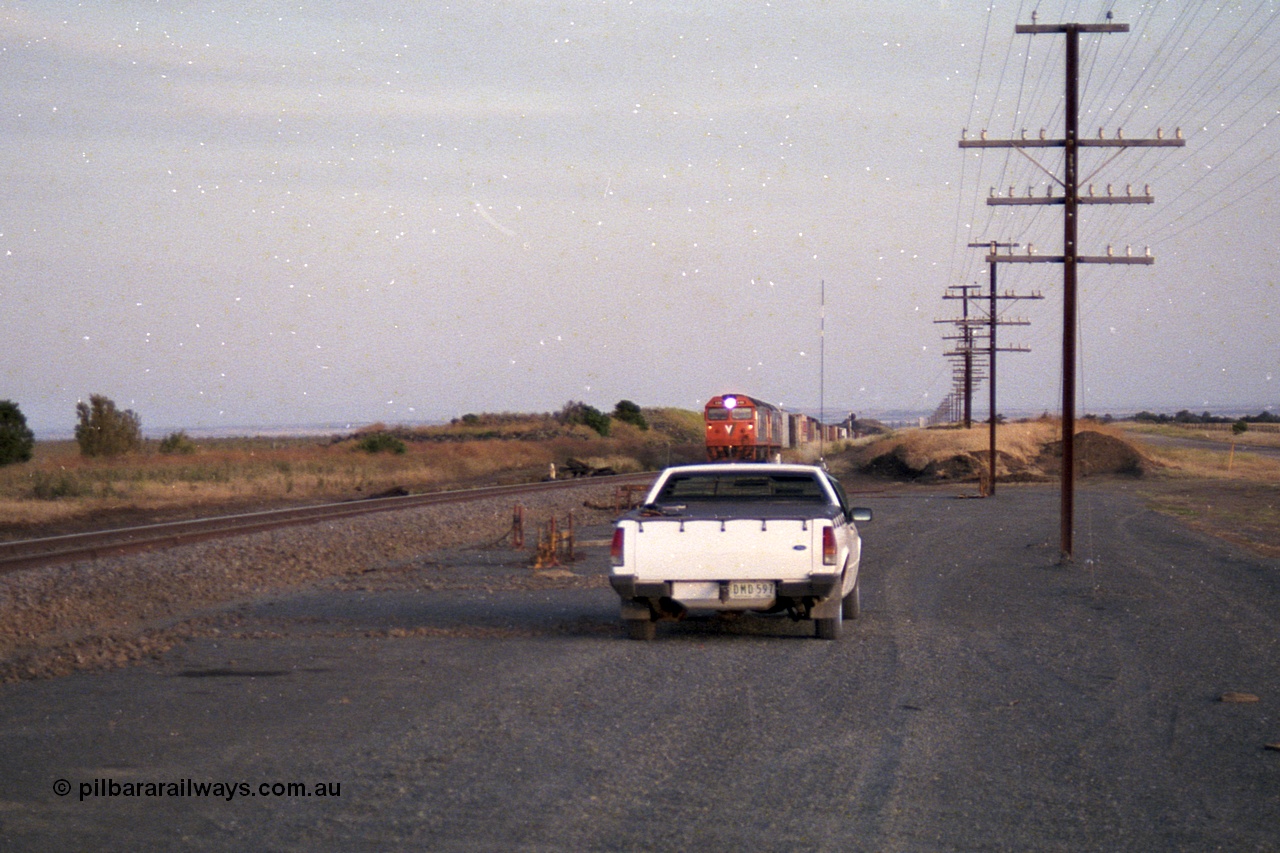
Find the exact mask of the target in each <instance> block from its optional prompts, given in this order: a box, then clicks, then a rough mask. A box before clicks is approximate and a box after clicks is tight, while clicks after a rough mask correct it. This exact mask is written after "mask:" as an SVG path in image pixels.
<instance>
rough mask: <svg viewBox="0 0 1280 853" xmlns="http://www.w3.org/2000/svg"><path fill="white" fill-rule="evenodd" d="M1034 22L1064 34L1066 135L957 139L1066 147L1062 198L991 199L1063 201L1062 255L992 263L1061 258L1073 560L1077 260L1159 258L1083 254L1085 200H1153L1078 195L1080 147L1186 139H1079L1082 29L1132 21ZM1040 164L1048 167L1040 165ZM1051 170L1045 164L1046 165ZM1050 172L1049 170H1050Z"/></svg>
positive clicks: (1067, 528) (1067, 504)
mask: <svg viewBox="0 0 1280 853" xmlns="http://www.w3.org/2000/svg"><path fill="white" fill-rule="evenodd" d="M1031 20H1032V23H1031V24H1029V25H1028V24H1019V25H1018V26H1017V27H1016V28H1015V32H1017V33H1019V34H1026V35H1040V34H1059V35H1063V36H1065V37H1066V41H1067V43H1066V101H1065V107H1064V114H1065V133H1064V136H1063V138H1062V139H1047V138H1046V137H1045V132H1044V131H1043V130H1042V131H1041V132H1040V136H1039V138H1036V139H1028V138H1026V136H1025V133H1024V135H1023V137H1022V138H1021V139H987V138H986V136H987V134H986V131H983V132H982V138H980V139H968V138H966V137H967V133H966V134H965V135H964V136H962V138H961V140H960V147H961V148H1013V149H1017V150H1019V151H1020V152H1022V153H1024V154H1025V153H1026V149H1032V148H1062V149H1063V150H1064V153H1065V157H1064V167H1063V177H1062V178H1061V179H1058V178H1057V177H1055V178H1054V181H1055V182H1056V183H1058V184H1059V185H1060V186H1061V187H1062V190H1063V195H1062V197H1061V198H1058V197H1055V196H1054V195H1053V189H1052V187H1050V190H1049V194H1048V195H1046V196H1042V197H1034V198H1033V197H1031V196H1030V195H1028V196H1026V197H1015V196H1014V195H1013V191H1012V188H1010V193H1009V195H1008V196H992V197H990V198H988V199H987V204H989V205H1018V204H1036V205H1039V204H1052V205H1059V204H1060V205H1062V206H1063V226H1062V254H1061V255H1037V254H1035V253H1034V251H1033V248H1032V247H1028V250H1027V254H1025V255H1013V254H1008V255H1000V254H997V253H995V252H992V253H991V254H990V255H988V256H987V261H988V262H989V263H992V264H996V263H1056V264H1062V289H1063V296H1062V501H1061V533H1062V558H1063V560H1064V561H1070V560H1071V558H1072V551H1073V547H1074V546H1073V542H1072V533H1073V530H1074V526H1075V473H1076V469H1075V418H1076V328H1077V324H1078V320H1077V314H1076V266H1077V265H1078V264H1150V263H1153V262H1154V259H1153V258H1152V257H1151V254H1150V252H1149V251H1148V252H1146V253H1144V254H1143V255H1138V256H1134V255H1132V254H1131V253H1130V252H1128V251H1126V252H1125V254H1124V255H1122V256H1116V255H1114V254H1113V253H1112V251H1111V249H1110V248H1108V250H1107V254H1105V255H1099V256H1086V255H1081V254H1080V251H1079V244H1078V240H1077V237H1078V234H1077V227H1078V224H1077V223H1078V218H1077V212H1078V210H1079V206H1080V205H1082V204H1151V203H1152V202H1153V201H1154V200H1155V199H1153V198H1152V197H1151V191H1150V189H1149V188H1144V190H1143V193H1142V194H1141V195H1134V194H1133V192H1132V190H1131V189H1130V188H1126V191H1125V194H1124V195H1123V196H1121V195H1116V194H1113V193H1112V192H1111V187H1110V185H1108V186H1107V194H1106V195H1105V196H1095V195H1094V194H1093V191H1092V187H1091V188H1090V192H1089V194H1088V195H1087V196H1083V197H1082V196H1081V195H1080V175H1079V169H1078V166H1079V153H1080V149H1081V148H1154V147H1163V146H1171V147H1172V146H1180V145H1183V144H1184V140H1183V139H1182V132H1181V131H1180V130H1179V131H1178V132H1177V133H1176V138H1174V139H1165V138H1164V134H1163V133H1162V132H1159V131H1157V133H1156V138H1155V139H1126V138H1125V137H1124V134H1123V131H1121V130H1117V131H1116V135H1115V136H1114V137H1113V138H1110V139H1108V138H1106V137H1105V134H1104V132H1103V131H1102V130H1101V129H1099V131H1098V138H1096V139H1081V138H1080V127H1079V125H1080V112H1079V111H1080V34H1081V33H1127V32H1128V31H1129V25H1128V24H1112V23H1106V24H1037V23H1035V13H1032V16H1031ZM1041 168H1042V169H1043V167H1041ZM1044 171H1045V172H1048V170H1047V169H1044ZM1050 174H1052V173H1050Z"/></svg>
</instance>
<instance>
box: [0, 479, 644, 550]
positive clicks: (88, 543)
mask: <svg viewBox="0 0 1280 853" xmlns="http://www.w3.org/2000/svg"><path fill="white" fill-rule="evenodd" d="M653 476H654V475H653V474H652V473H648V474H618V475H612V476H601V477H592V478H589V479H576V480H551V481H544V482H539V483H519V484H515V485H508V486H486V487H483V488H475V489H461V490H455V491H447V492H429V493H425V494H417V495H399V496H395V497H385V498H366V499H363V500H352V501H343V502H340V503H329V504H317V505H313V506H305V507H292V508H289V509H280V510H264V511H259V512H250V513H239V514H234V515H220V516H212V517H209V518H198V519H189V520H185V521H172V522H162V523H158V524H146V525H141V526H137V527H122V528H115V529H112V530H97V531H90V532H85V533H71V534H66V535H63V536H47V537H42V538H39V539H22V540H16V541H12V542H3V543H0V574H4V573H8V572H15V571H20V570H22V569H28V568H33V567H35V566H44V565H49V564H51V563H59V562H70V561H74V560H93V559H100V558H103V557H116V556H121V555H123V554H131V553H137V552H139V551H147V550H152V549H158V548H170V547H173V546H175V545H186V544H190V543H193V542H200V541H203V540H208V539H218V538H222V537H228V536H242V535H245V534H248V533H257V532H260V531H264V530H274V529H277V528H281V527H288V526H293V525H302V524H318V523H320V522H323V521H332V520H335V519H340V518H350V517H353V516H359V515H368V514H371V513H375V512H390V511H394V510H405V509H414V508H417V507H423V506H432V505H439V504H449V503H465V502H467V501H474V500H484V499H487V498H501V497H512V496H518V495H526V494H536V493H539V492H548V491H559V490H566V489H573V488H583V487H585V486H590V485H604V484H612V485H618V486H620V485H625V484H631V483H638V482H641V481H646V480H652V479H653Z"/></svg>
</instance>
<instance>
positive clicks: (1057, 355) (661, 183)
mask: <svg viewBox="0 0 1280 853" xmlns="http://www.w3.org/2000/svg"><path fill="white" fill-rule="evenodd" d="M1108 12H1110V13H1111V15H1112V20H1113V21H1114V22H1115V23H1124V24H1128V25H1129V27H1130V31H1129V32H1128V33H1112V34H1106V35H1092V36H1090V35H1086V36H1082V37H1081V57H1082V75H1083V79H1082V82H1081V91H1082V95H1081V116H1082V125H1083V126H1084V127H1085V128H1086V130H1087V132H1088V133H1089V134H1094V133H1096V132H1097V130H1096V129H1097V128H1098V127H1103V128H1104V130H1103V132H1104V134H1106V135H1108V136H1114V135H1115V134H1116V132H1117V129H1118V128H1119V129H1122V132H1123V133H1124V135H1125V136H1126V137H1128V138H1135V139H1136V138H1144V137H1151V136H1154V135H1155V134H1156V132H1157V129H1160V132H1161V133H1163V134H1165V135H1167V136H1172V135H1173V134H1174V132H1175V130H1174V129H1175V128H1179V127H1180V128H1181V129H1182V132H1183V133H1184V135H1185V138H1186V145H1185V147H1182V148H1163V149H1132V150H1127V151H1120V152H1118V153H1117V152H1115V151H1111V150H1104V151H1103V153H1101V154H1099V153H1097V152H1098V151H1099V149H1094V150H1093V151H1088V152H1085V153H1084V154H1082V166H1081V173H1082V177H1086V178H1088V180H1089V182H1091V183H1094V184H1096V187H1097V189H1096V192H1098V193H1099V194H1101V193H1104V192H1105V186H1106V185H1107V184H1113V185H1114V190H1113V191H1114V192H1122V190H1121V188H1122V187H1124V186H1125V185H1126V184H1132V186H1133V187H1134V188H1135V189H1134V191H1135V192H1138V191H1140V189H1141V188H1143V187H1145V186H1148V185H1149V187H1150V191H1151V193H1152V195H1153V196H1154V197H1155V203H1154V204H1151V205H1109V206H1103V205H1097V206H1091V207H1089V208H1088V209H1087V210H1086V211H1085V213H1084V214H1083V215H1082V218H1081V228H1080V234H1081V237H1080V241H1081V250H1082V252H1083V253H1085V254H1099V255H1100V254H1104V253H1105V251H1106V247H1107V246H1108V245H1112V246H1113V247H1114V248H1113V251H1115V252H1116V253H1117V254H1119V253H1122V252H1124V251H1125V249H1124V247H1126V246H1128V247H1130V250H1131V251H1134V252H1135V253H1137V254H1142V253H1144V252H1145V251H1147V250H1148V249H1150V251H1151V253H1152V255H1153V256H1154V257H1155V258H1156V261H1155V263H1154V264H1153V265H1151V266H1103V265H1092V266H1089V267H1084V268H1082V271H1081V274H1080V324H1079V328H1078V330H1077V336H1078V340H1079V342H1080V347H1079V348H1080V366H1079V370H1080V387H1079V390H1078V392H1077V396H1078V399H1079V401H1080V408H1081V410H1082V412H1090V413H1098V414H1101V413H1103V412H1107V413H1111V412H1115V413H1117V414H1121V413H1125V412H1130V413H1131V412H1134V411H1138V410H1140V409H1143V408H1147V409H1151V410H1161V411H1168V412H1173V411H1176V410H1178V409H1183V408H1187V409H1191V410H1193V411H1200V410H1202V409H1209V408H1212V409H1214V410H1218V409H1238V410H1240V411H1241V412H1256V411H1259V410H1260V409H1261V408H1263V407H1272V408H1274V407H1276V406H1277V405H1278V404H1280V393H1278V392H1277V387H1278V386H1280V346H1278V341H1277V338H1278V335H1277V331H1276V330H1277V318H1278V317H1280V288H1278V287H1277V278H1278V273H1280V253H1277V250H1276V242H1277V236H1280V235H1278V234H1277V230H1278V226H1280V217H1277V211H1276V197H1277V191H1280V177H1278V172H1280V161H1278V160H1277V157H1276V154H1275V152H1276V151H1277V149H1278V148H1280V144H1278V143H1280V132H1278V131H1277V128H1276V119H1277V118H1278V117H1280V116H1278V115H1277V112H1278V110H1280V65H1278V63H1280V51H1277V50H1276V46H1277V44H1280V9H1277V4H1276V3H1275V2H1267V0H1244V2H1238V3H1237V2H1229V1H1228V0H1219V2H1216V3H1211V2H1199V1H1198V0H1197V2H1181V0H1180V2H1154V3H1153V2H1147V3H1136V2H1135V3H1126V2H1119V0H1111V2H1098V1H1097V0H1092V2H1091V1H1090V0H1058V2H1039V3H1036V2H1029V0H1028V2H1008V3H1001V2H993V3H977V2H964V1H963V0H942V2H940V1H939V0H895V2H893V3H885V2H883V0H880V2H870V0H866V1H865V2H864V0H846V2H821V0H815V2H808V3H791V2H786V3H784V2H755V0H738V1H737V2H725V1H724V0H682V2H679V3H667V2H662V0H644V1H643V2H639V0H637V2H628V0H557V2H550V0H510V2H484V0H468V2H464V3H443V2H418V3H403V2H400V3H396V2H382V0H366V1H365V2H350V3H299V2H297V0H294V2H289V3H286V2H273V0H262V2H248V3H246V2H222V1H221V0H205V2H200V3H187V2H130V0H116V2H109V3H108V2H98V3H73V2H60V1H59V0H43V2H40V3H29V2H21V3H17V2H0V75H2V76H3V79H4V80H5V86H4V91H3V94H0V170H3V179H4V186H5V190H4V192H3V193H0V322H3V324H4V325H3V328H4V339H5V342H6V345H5V346H4V347H3V348H2V349H0V399H10V400H13V401H14V402H16V403H18V405H19V406H20V408H21V410H22V411H23V413H24V414H25V416H26V418H27V420H28V423H29V424H30V425H31V427H32V428H33V429H34V430H35V431H36V433H37V437H40V436H41V434H42V433H50V432H58V431H62V432H66V431H69V430H70V429H71V428H72V427H73V426H74V423H75V404H76V402H77V401H79V400H87V399H88V397H89V396H90V395H91V394H102V395H105V396H108V397H110V398H111V399H113V400H114V401H115V402H116V404H117V405H118V406H119V407H121V408H130V409H132V410H134V411H135V412H136V413H137V414H138V415H139V416H140V417H141V420H142V423H143V427H144V430H145V431H147V432H148V433H155V432H156V431H157V430H169V429H186V430H193V431H196V430H217V429H227V428H237V429H238V428H247V429H256V428H269V427H275V426H285V425H303V424H347V423H350V424H353V425H356V424H367V423H371V422H379V421H381V422H385V423H404V424H411V423H420V422H431V421H436V420H442V419H449V418H453V417H457V416H460V415H462V414H465V413H469V412H475V413H479V412H504V411H505V412H543V411H556V410H558V409H560V408H561V407H562V406H563V405H564V404H565V403H566V402H568V401H570V400H580V401H583V402H586V403H588V404H590V405H593V406H596V407H597V408H600V409H602V410H605V411H608V410H610V409H612V408H613V406H614V404H615V403H616V402H618V401H619V400H622V399H627V400H631V401H634V402H636V403H638V404H639V405H641V406H679V407H685V408H700V407H701V405H702V404H703V403H705V401H706V400H707V399H708V398H709V397H711V396H714V395H716V394H720V393H727V392H735V393H746V394H750V395H752V396H756V397H759V398H762V399H765V400H769V401H772V402H775V403H778V404H781V405H783V406H786V407H788V408H791V409H793V410H804V411H809V412H813V413H818V412H819V411H821V412H823V413H825V414H827V415H829V416H830V419H835V418H837V417H841V416H843V415H844V414H846V413H848V412H857V413H859V414H861V415H864V416H868V415H875V414H877V413H886V412H918V413H920V414H928V413H929V412H930V411H932V410H933V409H934V408H935V407H937V406H938V405H939V403H940V402H941V401H942V400H943V399H944V398H945V397H946V396H947V395H948V393H950V392H951V390H952V385H953V380H952V372H953V366H954V362H955V360H954V359H949V358H948V357H947V356H946V352H947V351H948V348H949V347H951V346H952V342H949V341H947V340H945V339H944V335H946V334H948V333H949V332H948V330H949V328H950V327H949V326H948V325H947V324H946V323H939V322H937V321H939V320H946V319H948V318H953V317H956V316H958V315H959V310H960V309H959V304H958V303H957V302H955V301H951V300H944V299H943V298H942V297H943V294H944V293H946V292H947V289H948V288H949V287H952V286H954V285H959V284H975V283H976V284H980V285H983V286H985V283H986V280H987V275H988V272H987V265H986V264H985V262H984V261H983V256H984V253H983V251H981V250H976V249H971V248H967V244H968V243H969V242H976V241H991V240H997V241H1001V242H1016V243H1019V244H1020V246H1022V247H1025V246H1027V245H1028V244H1034V246H1035V247H1036V249H1035V250H1036V251H1037V252H1042V253H1045V254H1052V253H1053V252H1054V251H1055V250H1056V251H1058V252H1061V225H1060V222H1061V219H1060V217H1061V207H1049V206H1037V207H1024V206H1018V207H993V206H990V205H987V204H986V199H987V197H988V195H989V193H990V192H991V190H992V188H993V187H997V188H998V190H997V192H999V193H1001V194H1004V193H1007V192H1008V188H1009V187H1011V186H1012V187H1014V191H1015V194H1018V195H1022V194H1025V193H1026V192H1027V190H1028V188H1031V189H1033V191H1034V192H1035V193H1036V194H1038V195H1039V194H1043V193H1044V192H1045V191H1046V188H1047V186H1048V185H1049V184H1050V183H1052V181H1053V180H1054V176H1055V175H1057V176H1058V177H1060V175H1061V153H1060V152H1058V153H1056V154H1055V153H1053V151H1050V152H1049V153H1044V152H1043V151H1042V152H1038V153H1036V152H1033V155H1034V156H1033V157H1026V156H1023V155H1022V154H1020V153H1018V152H1014V151H1009V150H992V149H986V150H973V149H965V150H961V149H960V148H959V145H958V142H959V140H960V138H961V135H962V133H966V132H967V133H969V134H970V135H976V134H977V133H979V132H980V131H981V130H982V129H986V130H987V131H988V133H989V135H990V136H991V138H1009V137H1011V136H1014V135H1018V134H1020V133H1021V132H1022V130H1023V129H1027V130H1028V132H1029V133H1031V134H1036V133H1039V129H1040V128H1041V127H1045V128H1047V132H1048V133H1049V135H1050V136H1058V137H1060V136H1061V135H1062V133H1063V130H1062V128H1063V118H1062V116H1063V103H1062V102H1063V94H1062V92H1063V58H1062V57H1063V47H1062V44H1063V38H1062V37H1061V36H1054V35H1035V36H1030V35H1018V34H1015V32H1014V27H1015V25H1017V24H1019V23H1030V22H1031V18H1032V14H1033V13H1034V14H1035V16H1036V20H1037V21H1038V22H1039V23H1058V22H1066V21H1074V22H1084V23H1096V22H1099V21H1102V20H1104V19H1105V17H1106V15H1107V13H1108ZM1055 150H1056V149H1055ZM1113 155H1115V156H1113ZM1060 194H1061V192H1059V195H1060ZM1055 247H1056V249H1055ZM1015 251H1025V249H1024V248H1020V249H1018V250H1015ZM999 289H1000V290H1001V291H1004V290H1006V289H1007V290H1011V291H1014V292H1020V293H1032V292H1036V293H1040V294H1042V295H1043V296H1044V299H1043V300H1038V301H1034V302H1032V301H1015V300H1009V301H1007V302H1005V303H1002V312H1004V313H1002V319H1004V320H1008V321H1013V320H1021V319H1026V320H1027V321H1029V323H1028V325H1025V326H1014V325H1010V326H1009V327H1008V328H1007V329H1006V328H1002V329H1001V331H1000V343H1001V344H1002V345H1004V344H1006V343H1007V344H1008V345H1010V346H1015V347H1024V348H1026V349H1028V350H1029V351H1028V352H1017V353H1009V354H1007V355H1006V354H1002V355H1001V356H1000V358H999V361H998V371H999V372H998V380H999V385H998V388H999V392H1000V401H999V406H1000V410H1001V411H1007V412H1017V411H1028V412H1038V411H1041V410H1043V411H1050V412H1053V411H1057V410H1058V407H1059V406H1060V397H1061V379H1060V376H1061V337H1062V328H1061V327H1062V320H1061V310H1062V285H1061V266H1060V265H1052V264H1007V265H1003V266H1002V268H1001V270H1000V287H999ZM985 399H986V397H985V391H984V392H981V393H980V394H979V395H978V402H979V403H980V405H979V406H978V409H981V410H983V411H985ZM976 410H977V409H976ZM976 410H975V411H976Z"/></svg>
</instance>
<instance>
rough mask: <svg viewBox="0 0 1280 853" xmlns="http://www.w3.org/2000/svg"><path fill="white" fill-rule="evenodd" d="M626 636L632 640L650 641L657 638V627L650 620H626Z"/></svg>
mask: <svg viewBox="0 0 1280 853" xmlns="http://www.w3.org/2000/svg"><path fill="white" fill-rule="evenodd" d="M626 623H627V636H628V637H630V638H631V639H633V640H652V639H653V638H654V637H656V636H658V626H657V625H655V624H654V623H653V620H651V619H628V620H626Z"/></svg>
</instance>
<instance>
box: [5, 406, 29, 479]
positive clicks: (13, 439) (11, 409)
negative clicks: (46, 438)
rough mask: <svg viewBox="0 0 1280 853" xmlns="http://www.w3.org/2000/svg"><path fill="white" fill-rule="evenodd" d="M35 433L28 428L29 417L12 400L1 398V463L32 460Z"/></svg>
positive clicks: (8, 463) (9, 463)
mask: <svg viewBox="0 0 1280 853" xmlns="http://www.w3.org/2000/svg"><path fill="white" fill-rule="evenodd" d="M35 446H36V437H35V434H34V433H32V432H31V430H30V429H28V428H27V419H26V417H25V416H24V415H23V414H22V410H21V409H19V408H18V404H17V403H14V402H13V401H11V400H0V465H12V464H13V463H15V462H29V461H31V452H32V451H33V450H34V449H35Z"/></svg>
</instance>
